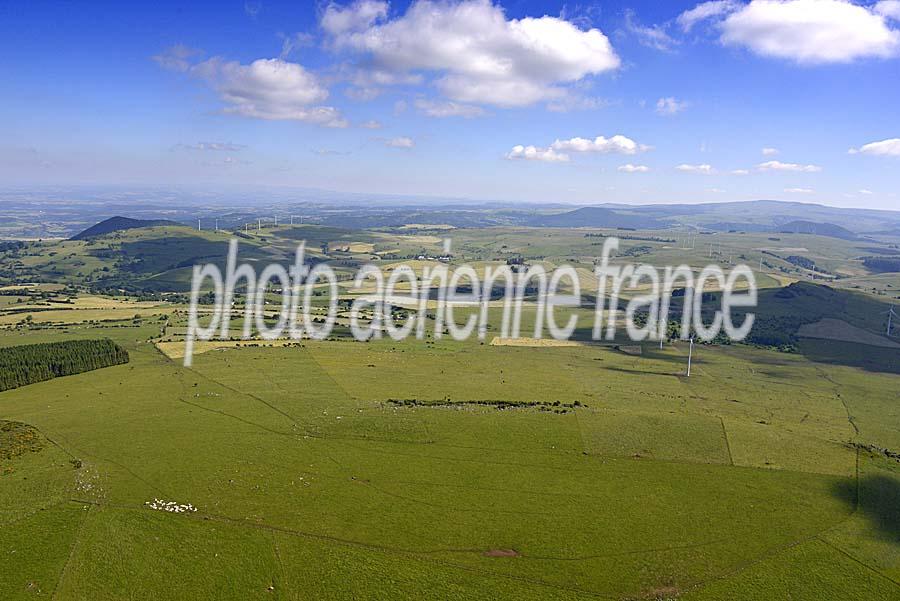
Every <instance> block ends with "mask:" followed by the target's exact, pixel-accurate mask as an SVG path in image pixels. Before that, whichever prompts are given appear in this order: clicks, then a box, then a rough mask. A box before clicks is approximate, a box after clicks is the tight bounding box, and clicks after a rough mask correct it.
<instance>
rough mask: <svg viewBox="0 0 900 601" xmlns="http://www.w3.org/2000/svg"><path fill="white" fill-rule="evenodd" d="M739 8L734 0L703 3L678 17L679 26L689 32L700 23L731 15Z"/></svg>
mask: <svg viewBox="0 0 900 601" xmlns="http://www.w3.org/2000/svg"><path fill="white" fill-rule="evenodd" d="M737 6H738V4H737V2H735V1H734V0H716V1H714V2H703V3H701V4H698V5H697V6H695V7H694V8H692V9H691V10H686V11H684V12H683V13H681V14H680V15H678V19H677V21H678V24H679V25H681V28H682V29H683V30H684V31H685V32H688V31H690V30H691V28H693V27H694V25H696V24H697V23H698V22H700V21H703V20H706V19H711V18H713V17H719V16H722V15H725V14H728V13H730V12H731V11H733V10H734V9H735V8H736V7H737Z"/></svg>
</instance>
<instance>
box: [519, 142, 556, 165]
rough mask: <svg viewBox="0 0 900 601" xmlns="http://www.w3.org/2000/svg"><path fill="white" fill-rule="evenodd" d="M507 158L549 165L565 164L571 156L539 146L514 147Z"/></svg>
mask: <svg viewBox="0 0 900 601" xmlns="http://www.w3.org/2000/svg"><path fill="white" fill-rule="evenodd" d="M506 158H507V159H509V160H511V161H513V160H523V161H544V162H547V163H565V162H568V161H569V155H567V154H565V153H559V152H556V151H555V150H554V149H552V148H538V147H537V146H522V145H521V144H519V145H517V146H513V148H512V150H510V151H509V153H507V155H506Z"/></svg>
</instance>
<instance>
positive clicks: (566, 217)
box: [526, 207, 666, 229]
mask: <svg viewBox="0 0 900 601" xmlns="http://www.w3.org/2000/svg"><path fill="white" fill-rule="evenodd" d="M526 225H530V226H535V227H623V228H634V229H656V228H662V227H665V226H666V223H665V222H664V221H660V220H659V219H656V218H654V217H649V216H646V215H632V214H629V213H625V212H620V211H614V210H612V209H607V208H604V207H582V208H580V209H575V210H574V211H567V212H565V213H555V214H552V215H535V216H534V217H531V218H529V219H528V220H527V222H526Z"/></svg>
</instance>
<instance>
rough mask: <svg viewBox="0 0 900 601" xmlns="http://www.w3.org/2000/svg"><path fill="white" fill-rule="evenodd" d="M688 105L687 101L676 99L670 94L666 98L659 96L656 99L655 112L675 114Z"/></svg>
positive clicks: (667, 114) (666, 114)
mask: <svg viewBox="0 0 900 601" xmlns="http://www.w3.org/2000/svg"><path fill="white" fill-rule="evenodd" d="M687 107H688V103H687V102H685V101H683V100H678V99H677V98H674V97H672V96H669V97H668V98H660V99H659V100H657V101H656V114H657V115H665V116H669V115H675V114H678V113H680V112H681V111H683V110H684V109H686V108H687Z"/></svg>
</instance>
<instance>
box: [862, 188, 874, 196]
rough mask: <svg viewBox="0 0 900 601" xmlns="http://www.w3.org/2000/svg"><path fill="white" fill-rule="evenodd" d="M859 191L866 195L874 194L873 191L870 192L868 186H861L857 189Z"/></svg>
mask: <svg viewBox="0 0 900 601" xmlns="http://www.w3.org/2000/svg"><path fill="white" fill-rule="evenodd" d="M859 193H860V194H865V195H866V196H868V195H870V194H874V192H872V191H871V190H869V189H868V188H862V189H861V190H860V191H859Z"/></svg>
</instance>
